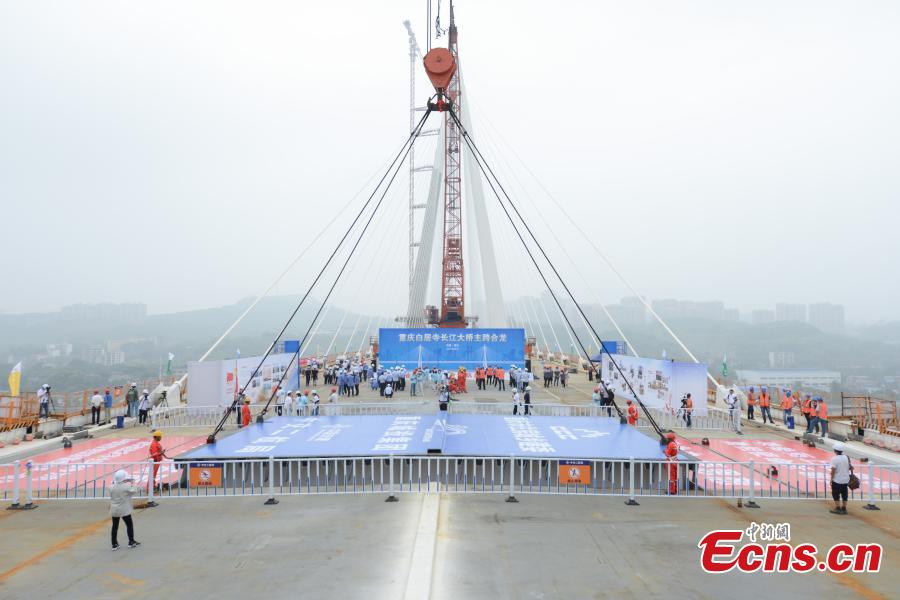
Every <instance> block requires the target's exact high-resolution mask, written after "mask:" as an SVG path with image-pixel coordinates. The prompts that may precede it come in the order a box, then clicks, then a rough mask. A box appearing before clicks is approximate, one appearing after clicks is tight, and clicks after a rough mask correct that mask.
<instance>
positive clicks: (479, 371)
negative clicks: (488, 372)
mask: <svg viewBox="0 0 900 600" xmlns="http://www.w3.org/2000/svg"><path fill="white" fill-rule="evenodd" d="M475 379H484V371H483V370H482V369H475Z"/></svg>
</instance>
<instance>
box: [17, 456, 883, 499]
mask: <svg viewBox="0 0 900 600" xmlns="http://www.w3.org/2000/svg"><path fill="white" fill-rule="evenodd" d="M573 462H574V463H576V464H573ZM155 467H156V468H158V472H155V473H154V468H155ZM118 469H123V470H125V471H126V472H128V473H129V475H130V476H131V477H132V478H133V479H134V480H135V484H136V485H137V486H139V487H141V488H143V489H145V490H147V492H146V495H145V496H144V497H146V498H147V499H148V501H150V502H154V500H155V499H160V498H163V499H168V498H196V497H235V496H267V497H268V498H269V499H271V500H274V498H275V497H276V496H284V495H311V494H371V493H376V494H387V495H388V496H389V497H395V496H396V494H400V493H436V492H442V493H469V494H508V495H509V496H511V497H514V496H516V495H520V494H521V495H529V494H562V495H591V496H623V497H624V496H627V497H628V498H629V503H631V502H632V501H634V500H635V499H636V498H638V497H677V498H682V497H684V498H742V499H744V500H746V501H747V502H748V504H749V505H750V506H753V505H754V503H755V501H756V500H764V499H793V500H798V499H809V500H823V499H829V498H830V497H831V491H830V484H829V477H830V465H828V464H825V463H823V464H821V465H809V464H762V463H754V462H746V463H736V462H687V461H682V462H668V461H665V460H640V461H636V460H584V461H568V460H565V459H557V458H521V457H499V456H493V457H451V456H414V457H395V456H370V457H348V458H311V459H288V460H281V459H275V458H271V457H270V458H268V459H251V460H222V461H211V462H189V463H162V464H160V465H154V463H152V462H140V463H103V464H98V463H90V464H55V463H53V464H41V465H32V464H30V463H25V464H21V463H16V464H14V465H0V474H2V475H3V479H0V486H2V491H3V497H4V499H7V500H12V501H13V504H14V507H16V508H23V507H30V506H33V505H34V502H35V501H36V500H53V501H56V500H76V499H77V500H85V499H86V500H103V499H107V498H108V495H109V488H110V486H111V485H112V477H113V474H114V473H115V472H116V470H118ZM857 475H858V477H859V478H860V481H861V486H860V488H859V489H858V490H855V491H852V492H851V494H850V497H851V500H856V501H860V500H861V501H865V502H866V503H867V506H869V507H875V503H876V501H881V502H885V501H897V500H900V467H898V466H883V465H882V466H876V465H871V464H869V465H862V466H860V467H859V468H857ZM150 481H153V482H154V483H155V485H154V486H150V485H148V484H149V482H150Z"/></svg>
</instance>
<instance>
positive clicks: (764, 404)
mask: <svg viewBox="0 0 900 600" xmlns="http://www.w3.org/2000/svg"><path fill="white" fill-rule="evenodd" d="M771 402H772V400H771V398H770V397H769V388H767V387H766V386H763V387H762V389H760V390H759V412H760V414H761V415H762V420H763V425H765V424H766V417H768V418H769V423H772V424H773V425H774V424H775V421H773V420H772V410H771V408H770V405H771Z"/></svg>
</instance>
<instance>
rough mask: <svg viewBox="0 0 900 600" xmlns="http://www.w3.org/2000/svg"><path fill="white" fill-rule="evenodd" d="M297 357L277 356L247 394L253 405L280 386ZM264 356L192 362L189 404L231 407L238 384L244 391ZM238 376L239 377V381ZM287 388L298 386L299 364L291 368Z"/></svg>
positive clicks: (269, 360) (286, 378)
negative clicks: (283, 376) (277, 385)
mask: <svg viewBox="0 0 900 600" xmlns="http://www.w3.org/2000/svg"><path fill="white" fill-rule="evenodd" d="M293 356H294V355H293V354H290V353H288V354H273V355H271V356H269V357H268V358H266V362H265V363H264V364H263V366H262V368H261V369H260V370H259V373H257V375H256V377H254V378H253V380H252V381H250V385H249V386H248V387H247V390H246V392H245V394H246V395H247V397H249V398H250V399H251V400H252V401H253V402H257V401H259V400H261V399H262V397H263V396H265V399H268V394H271V392H272V387H273V386H274V385H275V384H276V383H278V380H279V379H280V378H281V375H282V373H284V372H285V370H286V369H287V368H288V364H289V363H290V362H291V358H292V357H293ZM260 360H262V357H261V356H247V357H243V358H238V359H230V360H211V361H205V362H202V363H201V362H189V363H188V386H187V396H188V398H187V403H188V404H189V405H193V406H217V405H221V406H227V405H229V404H231V402H232V401H233V400H234V395H235V381H237V386H238V388H243V387H244V385H246V383H247V381H248V380H249V379H250V376H251V375H252V374H253V371H254V370H255V369H256V367H257V366H259V361H260ZM235 377H236V378H237V379H236V380H235ZM283 387H284V388H285V389H295V388H296V387H297V365H296V362H295V363H294V365H293V366H292V367H291V370H290V372H289V373H288V375H287V376H286V377H285V379H284V383H283Z"/></svg>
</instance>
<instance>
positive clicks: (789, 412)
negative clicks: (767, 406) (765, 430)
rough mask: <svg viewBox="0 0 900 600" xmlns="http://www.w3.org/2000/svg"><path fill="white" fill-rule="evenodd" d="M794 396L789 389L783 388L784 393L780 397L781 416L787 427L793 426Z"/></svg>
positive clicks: (791, 427)
mask: <svg viewBox="0 0 900 600" xmlns="http://www.w3.org/2000/svg"><path fill="white" fill-rule="evenodd" d="M793 408H794V397H793V395H792V394H791V390H789V389H785V390H784V395H783V396H782V397H781V416H782V419H783V420H784V425H785V427H787V428H788V429H793V428H794V415H793Z"/></svg>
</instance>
